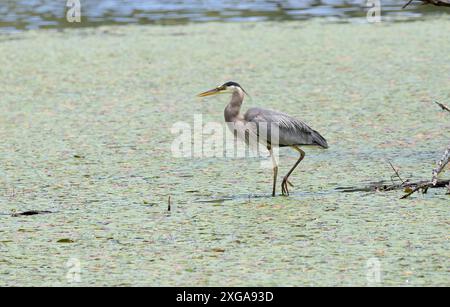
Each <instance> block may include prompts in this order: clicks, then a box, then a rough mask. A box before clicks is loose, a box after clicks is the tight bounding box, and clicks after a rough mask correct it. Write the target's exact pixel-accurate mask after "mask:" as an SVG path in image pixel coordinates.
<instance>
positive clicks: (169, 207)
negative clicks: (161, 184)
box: [167, 196, 171, 212]
mask: <svg viewBox="0 0 450 307" xmlns="http://www.w3.org/2000/svg"><path fill="white" fill-rule="evenodd" d="M170 210H171V203H170V196H169V199H168V200H167V211H169V212H170Z"/></svg>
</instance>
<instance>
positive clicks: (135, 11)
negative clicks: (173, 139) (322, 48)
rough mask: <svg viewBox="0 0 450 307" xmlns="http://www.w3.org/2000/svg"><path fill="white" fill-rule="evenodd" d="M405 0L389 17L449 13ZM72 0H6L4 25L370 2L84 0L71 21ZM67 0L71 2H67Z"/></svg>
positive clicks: (133, 20)
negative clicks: (69, 17) (79, 17)
mask: <svg viewBox="0 0 450 307" xmlns="http://www.w3.org/2000/svg"><path fill="white" fill-rule="evenodd" d="M406 2H407V1H402V0H383V1H381V2H380V5H381V9H382V14H383V17H384V18H386V20H396V19H398V18H401V19H402V20H403V19H404V18H407V19H412V20H417V19H420V18H423V17H425V16H439V15H441V14H448V12H449V10H448V9H445V8H441V7H434V6H421V5H419V4H418V3H420V2H418V3H413V4H412V5H411V6H410V7H409V8H407V9H402V6H403V5H405V3H406ZM73 3H74V2H73V1H51V0H32V1H28V0H2V1H1V3H0V30H1V31H8V32H11V31H22V30H27V29H38V28H58V29H62V28H67V27H69V28H73V27H93V26H100V25H116V24H124V25H126V24H164V25H173V24H187V23H192V22H211V21H223V22H240V21H289V20H306V19H311V18H315V17H325V18H329V19H330V20H334V21H336V20H340V21H346V20H347V21H348V20H353V19H354V20H358V19H362V18H365V17H366V14H367V11H368V9H369V7H371V6H372V4H370V3H372V2H370V3H369V2H368V1H365V0H351V1H344V0H326V1H317V0H316V1H288V0H279V1H272V0H257V1H248V0H247V1H238V0H220V1H219V0H207V1H204V0H189V1H186V0H152V1H130V0H89V1H84V0H80V1H79V3H80V5H81V15H82V21H83V22H82V23H69V22H67V19H66V12H67V10H68V6H70V7H71V6H72V5H73ZM66 4H68V6H66Z"/></svg>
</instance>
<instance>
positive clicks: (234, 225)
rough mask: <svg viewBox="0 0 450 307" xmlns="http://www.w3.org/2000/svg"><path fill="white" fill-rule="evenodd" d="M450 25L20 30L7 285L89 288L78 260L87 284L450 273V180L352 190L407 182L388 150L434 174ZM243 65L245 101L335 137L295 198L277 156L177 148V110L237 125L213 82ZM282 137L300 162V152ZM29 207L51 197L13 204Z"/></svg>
mask: <svg viewBox="0 0 450 307" xmlns="http://www.w3.org/2000/svg"><path fill="white" fill-rule="evenodd" d="M449 31H450V20H449V19H448V18H442V19H437V20H426V21H420V22H414V23H397V24H383V23H382V24H380V25H350V24H330V23H326V24H325V23H322V22H320V21H310V22H288V23H283V24H277V23H243V24H218V23H217V24H215V23H211V24H201V25H189V26H173V27H158V26H152V27H144V26H127V27H120V28H119V27H101V28H97V29H82V30H70V31H63V32H53V31H38V32H33V31H32V32H27V33H22V34H20V35H3V36H1V37H0V55H1V57H0V67H1V70H0V75H1V80H2V85H1V100H0V105H1V107H2V112H0V122H1V125H0V138H1V140H2V147H1V148H2V150H1V155H0V163H1V168H0V172H1V177H0V181H1V186H0V187H1V190H0V203H1V213H2V215H0V221H1V223H0V285H2V286H5V285H6V286H11V285H34V286H36V285H73V284H70V283H69V281H71V279H70V277H71V276H73V275H71V273H73V272H74V271H73V270H74V269H75V272H76V273H77V272H79V273H80V275H79V276H80V278H81V283H80V284H81V285H114V286H121V285H149V286H163V285H164V286H167V285H171V286H175V285H177V286H203V285H215V286H225V285H227V286H244V285H245V286H249V285H254V286H303V285H339V286H343V285H367V284H371V283H372V284H373V283H374V282H375V285H377V284H378V285H414V286H418V285H447V286H448V285H450V281H449V280H450V279H449V266H448V264H449V262H448V259H449V236H448V226H449V214H448V204H449V196H446V195H445V194H444V191H443V190H440V191H439V190H432V191H430V192H429V193H428V194H427V195H425V196H422V195H420V194H417V195H414V196H413V197H412V198H410V199H409V200H403V201H400V200H399V197H400V196H401V195H402V192H401V191H396V192H389V193H340V192H338V191H336V188H337V187H342V186H363V185H365V184H367V183H368V182H371V181H378V180H381V179H384V180H388V181H389V180H390V177H391V175H392V173H393V172H392V170H391V169H390V167H389V164H388V162H387V161H388V160H390V161H392V163H393V164H394V165H396V166H398V167H399V168H400V172H401V175H402V176H404V177H405V178H412V179H427V178H429V177H430V173H431V169H432V168H433V166H434V163H435V161H436V160H437V159H438V158H439V157H440V155H441V154H442V151H443V150H444V149H445V147H446V146H447V144H448V141H449V140H448V133H449V131H450V122H449V117H448V114H445V113H444V112H442V111H440V110H439V108H437V107H436V106H435V105H434V104H433V100H439V101H442V102H449V101H450V94H449V92H450V91H449V90H450V83H449V77H450V74H449V72H450V52H449V48H450V42H449V40H448V33H449ZM227 80H234V81H238V82H240V83H241V84H242V85H243V86H244V87H245V88H246V90H247V91H249V92H250V94H251V95H252V100H246V101H245V103H244V107H250V106H256V105H258V106H264V107H268V108H274V109H282V110H283V111H286V112H288V113H290V114H292V115H294V116H296V117H298V118H301V119H303V120H304V121H306V122H308V123H309V124H310V125H312V126H313V127H314V128H315V129H317V130H318V131H320V132H321V133H322V134H323V135H324V136H325V137H326V138H327V139H328V141H329V145H330V149H328V150H319V149H313V148H306V154H307V156H306V159H305V161H304V162H303V163H302V164H301V166H300V168H299V169H298V170H297V171H296V172H294V174H293V177H292V181H293V183H294V184H295V188H294V189H293V190H292V192H293V193H292V195H291V196H290V197H289V198H285V197H276V198H271V197H269V195H270V189H271V177H272V175H271V171H270V170H267V169H262V168H261V167H260V160H258V159H225V158H205V159H178V158H174V157H172V154H171V150H170V148H171V143H172V141H173V140H174V138H175V137H176V135H173V134H172V133H171V131H170V129H171V127H172V125H173V124H174V123H176V122H179V121H184V122H188V123H190V124H193V116H194V114H203V120H204V121H205V122H207V121H217V122H222V120H223V115H222V114H223V108H224V107H225V105H226V103H227V99H228V98H227V97H225V96H220V97H216V98H210V99H207V100H206V99H205V100H198V99H197V98H195V94H197V93H199V92H201V91H203V90H206V89H209V88H211V87H212V86H216V85H217V84H219V83H222V82H224V81H227ZM281 153H282V156H281V166H280V167H281V170H280V172H281V173H285V172H286V171H287V170H288V168H289V167H290V166H291V165H292V164H293V163H294V162H295V159H296V155H295V152H293V151H290V150H288V149H283V150H282V152H281ZM447 176H448V175H447ZM169 196H171V200H172V206H171V207H172V208H171V209H172V210H171V211H170V212H167V200H168V197H169ZM27 210H43V211H51V212H52V213H51V214H44V215H33V216H19V217H11V215H10V214H11V213H13V212H22V211H27ZM377 262H378V263H379V264H380V269H381V280H380V283H376V280H373V278H372V279H370V278H369V280H368V279H367V275H368V274H369V276H371V273H370V268H371V267H373V264H374V263H377ZM78 264H79V267H78ZM78 268H79V270H78ZM68 273H69V274H68ZM68 277H69V279H68Z"/></svg>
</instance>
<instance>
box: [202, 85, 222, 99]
mask: <svg viewBox="0 0 450 307" xmlns="http://www.w3.org/2000/svg"><path fill="white" fill-rule="evenodd" d="M223 90H224V89H222V88H220V87H216V88H215V89H212V90H209V91H206V92H204V93H201V94H198V95H197V97H206V96H212V95H217V94H220V93H221V92H222V91H223Z"/></svg>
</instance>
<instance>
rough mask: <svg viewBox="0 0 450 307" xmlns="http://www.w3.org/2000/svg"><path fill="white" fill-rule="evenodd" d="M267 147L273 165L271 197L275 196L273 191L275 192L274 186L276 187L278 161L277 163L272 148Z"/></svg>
mask: <svg viewBox="0 0 450 307" xmlns="http://www.w3.org/2000/svg"><path fill="white" fill-rule="evenodd" d="M267 149H269V152H270V157H271V158H272V166H273V189H272V197H274V196H275V192H276V187H277V176H278V163H277V159H276V158H275V156H274V155H273V150H272V148H270V147H269V148H267Z"/></svg>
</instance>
